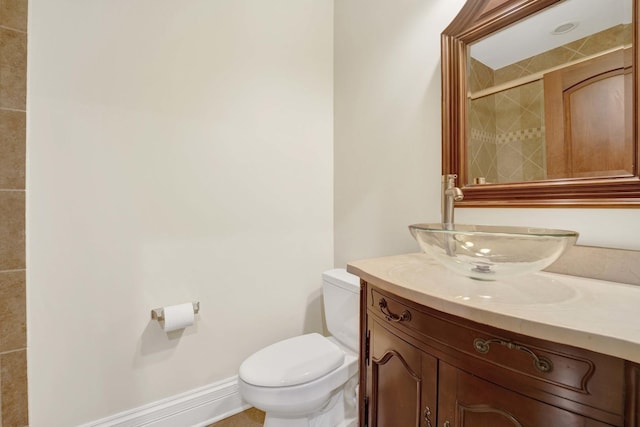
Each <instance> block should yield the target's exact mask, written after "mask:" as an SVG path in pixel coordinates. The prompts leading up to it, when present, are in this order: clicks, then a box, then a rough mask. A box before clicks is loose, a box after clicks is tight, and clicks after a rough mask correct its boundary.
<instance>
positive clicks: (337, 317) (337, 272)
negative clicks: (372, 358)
mask: <svg viewBox="0 0 640 427" xmlns="http://www.w3.org/2000/svg"><path fill="white" fill-rule="evenodd" d="M322 292H323V297H324V315H325V319H326V322H327V329H328V330H329V333H330V334H331V335H332V336H333V337H334V338H335V339H337V340H338V341H339V342H340V343H342V344H343V345H345V346H346V347H348V348H350V349H352V350H353V351H355V352H357V351H358V347H359V342H360V340H359V337H358V330H359V321H360V313H359V308H360V278H358V276H354V275H353V274H351V273H347V271H346V270H345V269H344V268H336V269H334V270H329V271H325V272H324V273H322Z"/></svg>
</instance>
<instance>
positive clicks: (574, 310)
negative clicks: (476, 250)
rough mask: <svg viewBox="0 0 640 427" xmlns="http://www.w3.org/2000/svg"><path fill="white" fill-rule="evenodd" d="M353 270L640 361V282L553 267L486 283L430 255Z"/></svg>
mask: <svg viewBox="0 0 640 427" xmlns="http://www.w3.org/2000/svg"><path fill="white" fill-rule="evenodd" d="M347 271H349V272H350V273H352V274H355V275H357V276H359V277H361V278H362V279H364V280H366V281H367V282H370V283H372V284H373V285H375V286H377V287H379V288H381V289H383V290H386V291H389V292H392V293H394V294H396V295H398V296H400V297H403V298H406V299H409V300H412V301H415V302H417V303H419V304H422V305H425V306H428V307H431V308H434V309H436V310H440V311H442V312H445V313H449V314H453V315H456V316H460V317H464V318H466V319H469V320H473V321H475V322H478V323H482V324H485V325H490V326H494V327H497V328H501V329H506V330H509V331H512V332H517V333H521V334H524V335H529V336H532V337H536V338H541V339H545V340H549V341H555V342H558V343H562V344H568V345H573V346H576V347H581V348H585V349H588V350H592V351H596V352H599V353H603V354H608V355H611V356H616V357H620V358H623V359H626V360H630V361H633V362H637V363H640V286H636V285H626V284H621V283H614V282H606V281H602V280H595V279H585V278H582V277H575V276H568V275H562V274H555V273H546V272H539V273H534V274H529V275H525V276H520V277H514V278H511V279H505V280H500V281H494V282H485V281H479V280H473V279H470V278H467V277H463V276H460V275H458V274H456V273H453V272H451V271H449V270H447V269H445V268H444V267H442V266H441V265H440V264H438V263H437V262H436V261H435V260H433V259H431V258H430V257H429V256H428V255H426V254H406V255H397V256H390V257H384V258H373V259H366V260H360V261H354V262H351V263H349V265H348V266H347Z"/></svg>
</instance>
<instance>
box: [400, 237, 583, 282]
mask: <svg viewBox="0 0 640 427" xmlns="http://www.w3.org/2000/svg"><path fill="white" fill-rule="evenodd" d="M409 230H410V231H411V234H412V235H413V237H414V238H415V239H416V241H417V242H418V244H419V245H420V248H422V250H423V251H424V252H426V253H427V254H429V255H431V256H432V257H433V258H435V259H436V260H437V261H439V262H440V263H441V264H443V265H444V266H445V267H447V268H449V269H450V270H453V271H455V272H456V273H459V274H462V275H465V276H468V277H472V278H474V279H479V280H497V279H501V278H503V277H512V276H517V275H521V274H527V273H532V272H534V271H539V270H542V269H544V268H546V267H548V266H549V265H551V264H552V263H553V262H554V261H555V260H557V259H558V258H559V257H560V255H562V253H563V252H564V251H565V250H566V249H567V248H569V247H571V246H572V245H573V244H574V243H575V242H576V240H577V239H578V233H577V232H575V231H568V230H551V229H546V228H527V227H498V226H489V225H465V224H455V225H453V226H452V227H451V229H449V228H447V227H445V226H444V225H443V224H415V225H411V226H409Z"/></svg>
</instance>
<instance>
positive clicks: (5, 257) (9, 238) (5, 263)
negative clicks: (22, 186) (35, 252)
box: [0, 190, 25, 271]
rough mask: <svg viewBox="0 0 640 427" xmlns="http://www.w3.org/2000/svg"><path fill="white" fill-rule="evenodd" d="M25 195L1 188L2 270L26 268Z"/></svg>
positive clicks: (0, 253) (0, 264)
mask: <svg viewBox="0 0 640 427" xmlns="http://www.w3.org/2000/svg"><path fill="white" fill-rule="evenodd" d="M24 196H25V194H24V191H2V190H0V271H1V270H22V269H24V268H25V232H24V230H25V228H24V226H25V219H24V212H25V209H24V206H25V197H24Z"/></svg>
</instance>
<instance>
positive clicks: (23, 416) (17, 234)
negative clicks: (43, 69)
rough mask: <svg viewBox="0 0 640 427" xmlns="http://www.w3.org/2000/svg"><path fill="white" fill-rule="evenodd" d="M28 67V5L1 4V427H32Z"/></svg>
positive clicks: (8, 0)
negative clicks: (27, 227) (28, 295)
mask: <svg viewBox="0 0 640 427" xmlns="http://www.w3.org/2000/svg"><path fill="white" fill-rule="evenodd" d="M26 63H27V0H0V427H23V426H26V425H28V413H27V349H26V347H27V333H26V289H25V287H26V280H25V275H26V262H25V258H26V257H25V163H26V162H25V146H26V143H25V142H26V141H25V140H26V137H25V133H26V132H25V129H26V80H27V78H26Z"/></svg>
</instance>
